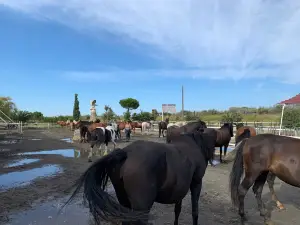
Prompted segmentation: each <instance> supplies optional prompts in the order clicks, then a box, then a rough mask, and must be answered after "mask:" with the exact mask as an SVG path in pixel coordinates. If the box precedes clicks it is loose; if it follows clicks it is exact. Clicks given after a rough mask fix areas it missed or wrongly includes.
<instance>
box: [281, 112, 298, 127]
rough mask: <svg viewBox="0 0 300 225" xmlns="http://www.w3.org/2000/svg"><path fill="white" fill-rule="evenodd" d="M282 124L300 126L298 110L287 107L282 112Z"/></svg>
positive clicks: (284, 125)
mask: <svg viewBox="0 0 300 225" xmlns="http://www.w3.org/2000/svg"><path fill="white" fill-rule="evenodd" d="M282 124H283V127H286V128H296V127H300V110H299V109H287V110H286V111H285V112H284V114H283V119H282Z"/></svg>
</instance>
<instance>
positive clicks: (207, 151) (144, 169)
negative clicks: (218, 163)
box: [65, 132, 215, 225]
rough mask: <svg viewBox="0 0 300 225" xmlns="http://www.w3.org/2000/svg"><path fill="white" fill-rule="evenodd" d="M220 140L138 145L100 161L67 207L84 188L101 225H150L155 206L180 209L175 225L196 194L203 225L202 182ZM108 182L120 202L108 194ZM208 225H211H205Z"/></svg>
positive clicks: (184, 138) (195, 136)
mask: <svg viewBox="0 0 300 225" xmlns="http://www.w3.org/2000/svg"><path fill="white" fill-rule="evenodd" d="M214 142H215V140H214V139H213V138H212V137H211V136H208V135H207V134H203V133H200V132H197V133H191V134H190V133H187V134H183V135H181V136H179V137H178V138H176V140H174V141H173V143H172V144H164V143H156V142H151V141H135V142H133V143H132V144H130V145H128V146H127V147H125V148H123V149H116V150H114V151H112V152H111V153H110V154H108V155H106V156H104V157H102V158H100V159H98V161H96V162H95V163H94V164H93V165H92V166H91V167H90V168H88V169H87V170H86V172H85V173H84V174H83V175H82V176H81V177H80V178H79V180H78V181H77V183H76V190H75V191H74V193H73V194H72V196H71V197H70V199H69V200H68V201H67V203H66V204H65V205H67V204H68V203H69V202H70V201H71V200H72V199H73V198H74V197H75V196H76V195H77V194H79V193H80V189H81V187H84V191H83V193H84V199H85V200H86V201H87V202H88V205H89V208H90V212H91V213H92V215H93V216H94V219H95V221H96V223H97V224H100V219H104V220H107V221H110V222H113V223H114V222H122V224H123V225H125V224H132V223H130V222H135V223H134V224H148V215H149V211H150V210H151V208H152V206H153V204H154V202H158V203H161V204H175V210H174V211H175V222H174V225H178V218H179V215H180V212H181V205H182V199H183V198H184V197H185V196H186V194H187V193H188V191H189V190H190V191H191V201H192V218H193V223H192V224H193V225H198V210H199V206H198V204H199V203H198V202H199V196H200V193H201V189H202V179H203V176H204V174H205V171H206V168H207V165H208V162H209V161H210V160H212V158H213V155H214V151H215V146H214V144H215V143H214ZM108 179H110V180H111V183H112V185H113V187H114V189H115V191H116V196H117V198H118V201H119V203H118V202H117V201H116V200H115V199H114V197H112V196H111V195H110V194H108V193H107V192H106V191H105V187H106V185H107V182H108ZM204 224H205V223H204Z"/></svg>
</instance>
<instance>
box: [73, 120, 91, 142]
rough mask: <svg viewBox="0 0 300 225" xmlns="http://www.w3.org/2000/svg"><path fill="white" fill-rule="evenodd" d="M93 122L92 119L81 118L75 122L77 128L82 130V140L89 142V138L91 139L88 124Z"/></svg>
mask: <svg viewBox="0 0 300 225" xmlns="http://www.w3.org/2000/svg"><path fill="white" fill-rule="evenodd" d="M91 124H92V122H90V121H82V120H79V121H78V122H77V123H76V124H75V129H79V131H80V142H87V140H88V139H89V131H88V126H89V125H91Z"/></svg>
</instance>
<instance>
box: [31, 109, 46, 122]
mask: <svg viewBox="0 0 300 225" xmlns="http://www.w3.org/2000/svg"><path fill="white" fill-rule="evenodd" d="M31 119H32V120H38V121H41V120H43V119H44V115H43V113H41V112H37V111H36V112H33V113H31Z"/></svg>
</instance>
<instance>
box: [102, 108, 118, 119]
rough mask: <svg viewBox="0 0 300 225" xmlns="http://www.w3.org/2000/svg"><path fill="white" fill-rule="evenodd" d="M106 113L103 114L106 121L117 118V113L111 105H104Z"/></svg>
mask: <svg viewBox="0 0 300 225" xmlns="http://www.w3.org/2000/svg"><path fill="white" fill-rule="evenodd" d="M104 110H105V113H104V114H103V118H104V119H105V120H106V121H111V120H113V119H114V118H115V113H114V111H113V110H112V108H111V107H110V106H109V105H105V106H104Z"/></svg>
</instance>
